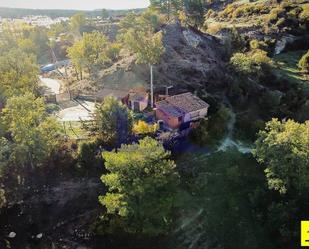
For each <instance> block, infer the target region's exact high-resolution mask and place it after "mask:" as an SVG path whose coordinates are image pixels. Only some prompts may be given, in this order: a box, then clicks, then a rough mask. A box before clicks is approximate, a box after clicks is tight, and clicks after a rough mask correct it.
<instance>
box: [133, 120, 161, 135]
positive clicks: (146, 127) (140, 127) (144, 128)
mask: <svg viewBox="0 0 309 249" xmlns="http://www.w3.org/2000/svg"><path fill="white" fill-rule="evenodd" d="M158 128H159V126H158V124H153V125H150V124H147V123H146V122H145V121H143V120H139V121H138V122H137V123H135V124H134V125H133V132H134V133H135V134H137V135H146V134H153V133H155V132H156V131H157V130H158Z"/></svg>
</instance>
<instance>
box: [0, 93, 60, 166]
mask: <svg viewBox="0 0 309 249" xmlns="http://www.w3.org/2000/svg"><path fill="white" fill-rule="evenodd" d="M1 121H2V122H3V124H4V127H5V130H6V131H7V132H9V133H10V134H11V136H12V140H13V142H14V151H13V153H12V154H13V155H12V157H13V158H14V160H15V162H16V163H18V164H19V165H21V166H27V165H28V166H31V167H32V168H33V167H36V166H40V165H42V163H43V162H44V160H45V159H47V158H49V156H50V155H51V153H52V152H53V150H54V149H55V147H56V145H57V141H58V140H57V135H58V129H59V124H58V122H57V120H56V119H54V118H52V117H50V116H48V115H47V113H46V111H45V104H44V100H43V98H36V97H35V96H34V95H33V94H32V93H26V94H24V95H22V96H17V97H12V98H10V99H8V101H7V104H6V106H5V108H4V109H3V110H2V116H1Z"/></svg>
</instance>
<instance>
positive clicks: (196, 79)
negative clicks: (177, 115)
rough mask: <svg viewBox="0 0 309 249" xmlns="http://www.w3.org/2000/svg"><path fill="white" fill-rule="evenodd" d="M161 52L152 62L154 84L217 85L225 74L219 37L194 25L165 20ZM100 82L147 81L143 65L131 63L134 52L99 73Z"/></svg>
mask: <svg viewBox="0 0 309 249" xmlns="http://www.w3.org/2000/svg"><path fill="white" fill-rule="evenodd" d="M162 30H163V33H164V37H163V44H164V47H165V53H164V54H163V56H162V59H161V61H160V63H159V64H158V65H156V66H155V70H154V75H155V76H154V77H155V87H156V88H157V89H158V90H159V89H160V88H162V87H164V86H167V85H173V86H174V87H175V88H177V89H181V88H182V89H192V90H197V89H199V88H201V87H202V88H204V87H206V88H208V87H218V86H220V85H222V84H224V81H225V78H226V77H227V75H226V73H225V72H224V66H225V62H224V61H223V60H222V46H221V45H220V43H219V40H218V39H216V38H215V37H213V36H211V35H207V34H202V33H201V32H197V31H195V30H194V29H190V28H184V27H181V26H180V24H179V23H169V24H167V25H166V26H164V27H163V28H162ZM99 84H100V85H101V86H109V87H117V88H122V89H129V88H131V87H133V86H136V85H143V86H146V87H148V85H149V72H148V67H147V66H146V65H138V64H136V63H135V56H134V55H129V56H128V55H127V54H126V55H125V56H123V58H121V59H120V60H119V61H118V62H116V63H115V64H114V65H112V66H111V67H110V68H107V69H105V70H103V71H101V73H100V79H99Z"/></svg>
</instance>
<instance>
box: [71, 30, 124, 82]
mask: <svg viewBox="0 0 309 249" xmlns="http://www.w3.org/2000/svg"><path fill="white" fill-rule="evenodd" d="M118 53H119V50H118V47H117V46H112V44H111V43H110V42H109V41H108V38H107V37H106V36H105V35H103V34H102V33H100V32H98V31H93V32H92V33H84V35H83V38H82V39H81V40H79V41H77V42H75V43H74V44H73V46H72V47H70V48H68V56H69V58H70V59H71V61H72V63H73V65H74V67H75V69H76V71H77V72H79V76H80V79H82V78H83V68H84V67H87V68H88V71H89V74H90V73H92V72H93V70H94V69H95V68H96V67H98V66H102V65H104V64H105V63H107V62H109V61H111V60H112V59H114V58H116V57H117V55H118ZM109 56H110V57H109Z"/></svg>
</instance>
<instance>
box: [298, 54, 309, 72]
mask: <svg viewBox="0 0 309 249" xmlns="http://www.w3.org/2000/svg"><path fill="white" fill-rule="evenodd" d="M298 66H299V68H301V70H303V71H304V72H309V50H308V51H307V53H305V54H304V55H303V56H302V57H301V59H300V60H299V62H298Z"/></svg>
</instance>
